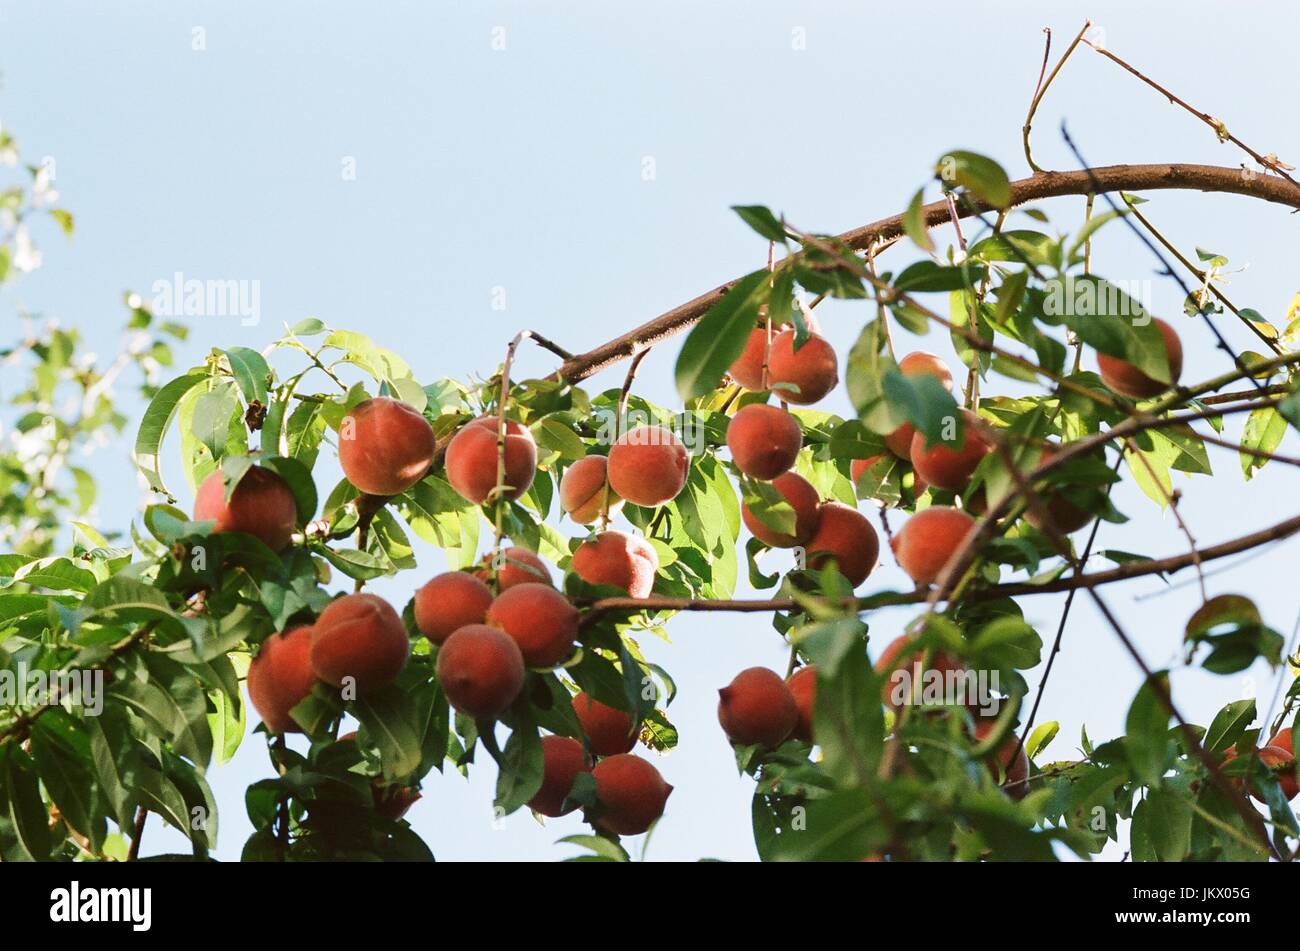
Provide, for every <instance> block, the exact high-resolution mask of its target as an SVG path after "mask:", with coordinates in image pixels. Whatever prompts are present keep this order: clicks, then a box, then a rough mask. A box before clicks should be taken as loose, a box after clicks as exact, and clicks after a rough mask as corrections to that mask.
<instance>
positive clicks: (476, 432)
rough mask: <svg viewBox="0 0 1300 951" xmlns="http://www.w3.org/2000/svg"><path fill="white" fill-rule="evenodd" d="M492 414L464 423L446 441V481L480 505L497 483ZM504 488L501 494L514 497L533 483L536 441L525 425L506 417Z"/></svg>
mask: <svg viewBox="0 0 1300 951" xmlns="http://www.w3.org/2000/svg"><path fill="white" fill-rule="evenodd" d="M497 424H498V418H497V417H496V416H480V417H479V418H478V419H475V420H471V421H470V422H468V423H466V424H465V425H464V426H463V427H462V428H461V430H460V432H458V433H457V434H456V435H455V436H453V437H452V439H451V442H449V443H448V444H447V455H446V463H445V464H446V470H447V481H448V482H450V483H451V487H452V488H453V489H455V490H456V492H457V493H458V494H459V495H460V496H461V498H463V499H465V500H467V501H469V502H473V503H474V504H475V505H482V504H483V503H484V502H486V501H487V499H488V496H490V495H491V494H492V493H493V491H495V489H496V485H497V461H498V446H497ZM505 441H506V451H505V458H506V471H505V482H504V485H505V489H504V491H503V492H502V495H501V498H503V499H507V500H509V501H514V500H515V499H517V498H519V497H520V496H521V495H523V494H524V493H525V492H527V491H528V487H529V486H530V485H532V484H533V476H534V475H536V474H537V443H536V442H534V441H533V434H532V433H531V432H529V431H528V427H527V426H525V425H523V424H522V423H517V422H515V421H514V420H513V419H508V420H506V440H505Z"/></svg>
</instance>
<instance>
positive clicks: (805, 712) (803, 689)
mask: <svg viewBox="0 0 1300 951" xmlns="http://www.w3.org/2000/svg"><path fill="white" fill-rule="evenodd" d="M785 683H786V686H787V687H789V688H790V695H791V696H792V697H794V705H795V708H796V709H797V710H798V711H799V719H798V721H797V722H796V723H795V726H794V732H793V733H792V734H791V736H793V737H794V738H795V739H796V740H802V741H803V742H805V743H811V742H812V741H813V711H814V710H815V709H816V706H817V665H816V664H809V665H807V666H806V667H800V668H799V669H798V670H796V671H795V672H794V673H793V674H791V675H790V676H789V677H788V678H786V681H785Z"/></svg>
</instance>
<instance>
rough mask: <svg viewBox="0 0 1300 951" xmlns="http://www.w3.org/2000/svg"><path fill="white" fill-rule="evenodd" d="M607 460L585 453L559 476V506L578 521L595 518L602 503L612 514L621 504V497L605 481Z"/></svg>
mask: <svg viewBox="0 0 1300 951" xmlns="http://www.w3.org/2000/svg"><path fill="white" fill-rule="evenodd" d="M607 463H608V460H607V459H606V458H605V457H604V456H584V457H583V458H581V459H579V460H578V461H577V462H575V463H574V464H573V465H571V466H569V468H567V469H565V470H564V475H563V476H562V477H561V478H560V506H561V507H562V508H563V509H564V511H565V512H567V513H568V515H569V518H571V519H573V520H574V521H575V522H577V523H578V524H579V525H590V524H591V523H592V522H595V521H597V520H598V519H599V518H600V513H601V508H602V507H604V508H605V509H606V514H607V515H609V516H610V517H611V518H612V517H614V516H615V515H617V514H618V510H619V509H621V508H622V507H623V500H622V499H620V498H619V497H618V496H617V495H615V494H614V491H613V490H612V489H611V488H610V487H609V486H608V485H607V484H606V482H605V469H606V465H607Z"/></svg>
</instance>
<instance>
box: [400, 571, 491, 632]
mask: <svg viewBox="0 0 1300 951" xmlns="http://www.w3.org/2000/svg"><path fill="white" fill-rule="evenodd" d="M491 603H492V590H491V589H490V588H489V587H488V586H487V585H485V584H484V583H483V582H482V581H480V580H479V579H478V578H475V577H474V576H473V575H472V574H470V573H469V572H467V571H447V572H444V573H443V574H440V575H437V576H435V577H434V578H432V579H431V580H429V581H428V582H427V583H426V584H425V585H424V586H423V587H422V588H420V589H419V590H418V591H416V592H415V626H416V627H418V628H419V629H420V633H421V634H423V635H424V636H425V637H427V638H428V639H429V640H431V641H433V643H435V644H441V643H442V642H443V641H445V640H446V639H447V638H449V637H450V636H451V634H452V632H453V631H455V630H456V629H457V628H461V627H464V626H465V625H466V624H482V623H484V619H485V618H486V617H487V609H488V606H489V605H490V604H491Z"/></svg>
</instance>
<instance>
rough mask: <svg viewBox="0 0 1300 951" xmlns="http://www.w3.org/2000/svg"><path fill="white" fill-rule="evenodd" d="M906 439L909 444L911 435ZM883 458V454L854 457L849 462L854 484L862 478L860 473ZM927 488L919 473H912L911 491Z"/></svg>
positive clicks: (916, 491)
mask: <svg viewBox="0 0 1300 951" xmlns="http://www.w3.org/2000/svg"><path fill="white" fill-rule="evenodd" d="M907 441H908V443H909V444H910V443H911V441H912V437H911V436H908V437H907ZM883 458H885V457H884V456H883V455H878V456H868V457H867V458H866V459H854V460H853V461H852V462H850V463H849V477H850V478H851V479H852V480H853V484H854V486H856V485H857V484H858V480H859V479H861V478H862V473H864V472H866V471H867V470H868V469H870V468H871V467H872V466H874V465H875V464H876V463H877V462H879V461H880V460H881V459H883ZM903 458H904V459H906V458H907V456H903ZM927 488H929V486H927V485H926V484H925V480H924V479H922V478H921V477H920V476H919V475H916V474H913V476H912V491H913V492H915V493H916V494H917V495H920V494H921V493H923V492H924V491H925V490H926V489H927Z"/></svg>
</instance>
